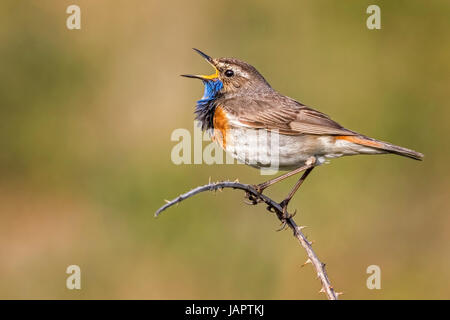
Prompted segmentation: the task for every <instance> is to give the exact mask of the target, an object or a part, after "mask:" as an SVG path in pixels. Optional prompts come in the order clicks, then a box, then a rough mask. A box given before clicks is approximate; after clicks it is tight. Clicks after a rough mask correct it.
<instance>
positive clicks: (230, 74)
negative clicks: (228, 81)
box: [225, 69, 234, 77]
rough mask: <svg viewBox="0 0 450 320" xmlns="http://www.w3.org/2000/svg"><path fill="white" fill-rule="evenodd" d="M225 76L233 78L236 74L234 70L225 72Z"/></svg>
mask: <svg viewBox="0 0 450 320" xmlns="http://www.w3.org/2000/svg"><path fill="white" fill-rule="evenodd" d="M225 75H226V76H227V77H232V76H234V72H233V70H231V69H228V70H227V71H225Z"/></svg>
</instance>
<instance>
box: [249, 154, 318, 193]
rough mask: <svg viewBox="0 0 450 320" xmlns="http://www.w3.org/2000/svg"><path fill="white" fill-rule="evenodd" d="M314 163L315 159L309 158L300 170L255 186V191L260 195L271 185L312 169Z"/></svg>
mask: <svg viewBox="0 0 450 320" xmlns="http://www.w3.org/2000/svg"><path fill="white" fill-rule="evenodd" d="M315 163H316V157H311V158H309V159H308V160H306V163H305V165H304V166H302V167H300V168H297V169H295V170H292V171H289V172H288V173H285V174H283V175H281V176H278V177H276V178H274V179H271V180H269V181H266V182H263V183H260V184H258V185H256V186H255V189H256V191H258V192H259V193H262V192H263V191H264V190H265V189H266V188H268V187H270V186H271V185H273V184H275V183H277V182H280V181H282V180H284V179H286V178H289V177H291V176H293V175H295V174H297V173H299V172H302V171H305V170H308V169H309V168H312V167H314V165H315Z"/></svg>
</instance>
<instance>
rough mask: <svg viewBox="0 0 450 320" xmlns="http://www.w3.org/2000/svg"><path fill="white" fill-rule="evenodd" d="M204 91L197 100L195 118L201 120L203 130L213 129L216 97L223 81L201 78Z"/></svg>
mask: <svg viewBox="0 0 450 320" xmlns="http://www.w3.org/2000/svg"><path fill="white" fill-rule="evenodd" d="M203 85H204V86H205V92H204V93H203V97H202V98H201V99H200V100H198V101H197V106H196V108H195V114H196V117H195V119H196V120H199V121H200V122H201V128H202V130H203V131H205V130H208V129H213V128H214V126H213V121H214V112H215V111H216V99H217V98H218V97H219V95H220V93H219V92H220V90H222V88H223V83H222V81H220V80H218V79H217V80H203Z"/></svg>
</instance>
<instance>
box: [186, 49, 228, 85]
mask: <svg viewBox="0 0 450 320" xmlns="http://www.w3.org/2000/svg"><path fill="white" fill-rule="evenodd" d="M193 49H194V50H195V51H196V52H197V53H198V54H199V55H201V56H202V57H203V58H204V59H205V60H206V61H207V62H208V63H209V64H210V65H212V66H213V68H214V70H216V72H215V73H214V74H211V75H209V76H205V75H200V74H182V75H181V76H182V77H186V78H194V79H200V80H216V79H218V78H219V70H217V68H216V64H215V62H214V59H213V58H211V57H210V56H208V55H207V54H206V53H203V52H201V51H200V50H198V49H195V48H193Z"/></svg>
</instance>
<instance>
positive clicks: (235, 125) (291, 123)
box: [185, 49, 423, 206]
mask: <svg viewBox="0 0 450 320" xmlns="http://www.w3.org/2000/svg"><path fill="white" fill-rule="evenodd" d="M195 50H196V51H197V52H198V53H199V54H200V55H202V56H203V57H204V58H205V59H206V60H207V61H208V62H209V63H210V64H211V65H212V66H213V67H214V69H215V70H216V73H215V74H213V75H211V76H202V75H185V76H186V77H190V78H198V79H201V80H203V82H204V84H205V95H204V97H203V99H202V100H200V101H199V102H198V104H197V110H196V113H197V119H199V120H200V121H201V122H202V128H204V129H212V130H213V135H214V137H215V138H216V139H217V140H218V142H219V143H220V144H221V145H222V147H223V148H224V149H225V150H226V151H228V152H230V153H231V154H232V155H233V156H234V157H236V158H237V159H239V160H240V161H243V162H245V163H247V164H249V165H252V166H254V167H264V166H267V164H266V163H265V161H263V160H261V159H258V158H256V156H255V151H257V152H256V153H260V152H261V151H263V153H266V151H267V150H268V151H269V153H270V151H271V150H270V149H271V148H273V146H270V145H269V144H263V145H261V144H260V143H254V142H252V141H251V139H250V138H249V137H250V136H252V135H253V134H254V133H256V134H261V132H268V133H269V134H271V135H276V138H277V139H278V141H279V144H278V145H277V148H278V149H277V152H278V160H279V161H278V165H279V168H280V169H284V170H294V169H295V170H294V171H295V172H297V171H302V170H306V172H305V175H304V176H303V177H302V178H301V179H300V180H299V182H298V183H297V185H296V187H294V190H293V192H291V194H290V195H289V197H288V198H287V199H286V200H285V201H284V202H285V203H284V204H285V205H286V206H287V203H288V202H289V200H290V199H291V198H292V196H293V194H294V193H295V191H296V190H297V189H298V187H299V186H300V184H301V183H302V182H303V180H304V178H306V175H308V174H309V172H310V171H311V170H312V168H313V167H314V166H317V165H319V164H321V163H323V162H324V161H326V160H327V159H332V158H337V157H341V156H346V155H356V154H382V153H392V154H397V155H401V156H405V157H409V158H412V159H416V160H422V158H423V155H422V154H421V153H419V152H416V151H414V150H410V149H407V148H403V147H400V146H396V145H393V144H390V143H388V142H384V141H379V140H376V139H373V138H369V137H366V136H364V135H362V134H359V133H357V132H354V131H352V130H349V129H346V128H344V127H343V126H341V125H340V124H339V123H337V122H336V121H334V120H332V119H331V118H330V117H329V116H327V115H326V114H324V113H322V112H320V111H317V110H315V109H313V108H311V107H308V106H306V105H304V104H302V103H300V102H298V101H296V100H294V99H292V98H289V97H286V96H284V95H282V94H280V93H278V92H277V91H276V90H274V89H273V88H272V87H271V86H270V85H269V83H268V82H267V81H266V79H265V78H264V77H263V76H262V75H261V74H260V73H259V72H258V71H257V70H256V69H255V68H254V67H253V66H251V65H250V64H248V63H246V62H244V61H241V60H238V59H234V58H219V59H214V58H211V57H209V56H208V55H206V54H204V53H203V52H201V51H199V50H197V49H195ZM266 149H267V150H266ZM290 175H292V173H287V174H285V175H283V176H282V177H281V178H275V179H273V180H271V181H269V182H267V183H264V184H261V185H259V187H260V190H261V191H262V190H263V189H265V188H266V187H268V186H269V185H271V184H273V183H275V182H278V181H280V180H282V179H283V178H284V177H287V176H290Z"/></svg>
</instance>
